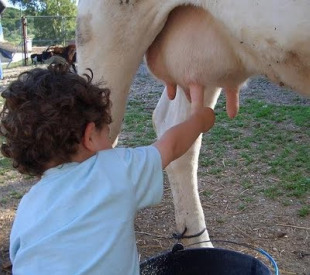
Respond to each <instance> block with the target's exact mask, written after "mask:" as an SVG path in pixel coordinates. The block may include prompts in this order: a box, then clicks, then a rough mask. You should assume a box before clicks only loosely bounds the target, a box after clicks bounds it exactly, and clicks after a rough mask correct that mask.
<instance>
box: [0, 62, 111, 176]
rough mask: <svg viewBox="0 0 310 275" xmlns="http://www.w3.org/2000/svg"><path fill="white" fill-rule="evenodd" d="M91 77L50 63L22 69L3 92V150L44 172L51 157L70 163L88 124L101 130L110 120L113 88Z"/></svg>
mask: <svg viewBox="0 0 310 275" xmlns="http://www.w3.org/2000/svg"><path fill="white" fill-rule="evenodd" d="M90 72H91V70H90ZM92 77H93V75H92V72H91V76H90V75H87V74H85V78H84V77H81V76H79V75H77V74H75V73H71V72H70V71H69V70H68V67H67V66H62V65H55V64H51V65H50V66H49V67H48V68H47V69H40V68H36V69H33V70H30V71H27V72H24V73H22V74H21V75H20V76H19V77H18V79H17V80H16V81H13V82H12V83H11V84H10V85H9V87H8V88H7V89H6V90H5V91H3V92H2V97H3V98H4V99H5V103H4V106H3V109H2V111H1V113H0V119H1V127H0V134H1V135H2V136H4V137H5V143H3V144H2V146H1V152H2V154H3V155H4V156H6V157H9V158H12V160H13V167H14V168H16V169H17V170H18V171H19V172H21V173H25V174H30V175H36V176H41V175H42V174H43V172H44V171H45V170H46V169H47V167H48V164H49V163H50V162H51V161H52V162H53V163H56V164H62V163H66V162H70V160H71V157H72V155H73V154H75V153H76V152H77V150H78V145H79V143H80V142H81V140H82V137H83V135H84V131H85V128H86V125H87V124H88V123H89V122H94V123H95V125H96V128H97V129H102V127H103V126H104V125H105V124H110V123H111V121H112V119H111V115H110V107H111V103H110V100H109V96H110V90H109V89H107V88H100V87H99V85H100V83H97V84H92V83H91V81H92Z"/></svg>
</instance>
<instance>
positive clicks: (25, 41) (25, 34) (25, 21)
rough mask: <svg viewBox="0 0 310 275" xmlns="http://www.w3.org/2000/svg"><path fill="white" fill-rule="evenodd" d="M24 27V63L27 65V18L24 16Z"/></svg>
mask: <svg viewBox="0 0 310 275" xmlns="http://www.w3.org/2000/svg"><path fill="white" fill-rule="evenodd" d="M22 29H23V42H24V65H25V66H27V63H28V62H27V61H28V55H27V53H28V49H27V18H26V17H25V16H23V17H22Z"/></svg>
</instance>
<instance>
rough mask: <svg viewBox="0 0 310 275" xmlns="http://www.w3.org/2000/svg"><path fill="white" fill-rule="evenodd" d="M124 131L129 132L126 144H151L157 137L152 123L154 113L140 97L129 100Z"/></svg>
mask: <svg viewBox="0 0 310 275" xmlns="http://www.w3.org/2000/svg"><path fill="white" fill-rule="evenodd" d="M123 131H124V132H126V133H127V134H129V136H130V137H129V138H128V139H126V146H133V147H135V146H143V145H149V144H151V143H152V142H154V141H155V139H156V134H155V132H154V130H153V125H152V113H151V112H150V111H149V110H147V109H145V108H144V104H143V102H141V101H140V100H139V99H132V100H130V101H129V102H128V105H127V110H126V114H125V118H124V123H123Z"/></svg>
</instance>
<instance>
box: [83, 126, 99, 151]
mask: <svg viewBox="0 0 310 275" xmlns="http://www.w3.org/2000/svg"><path fill="white" fill-rule="evenodd" d="M95 133H96V125H95V123H94V122H89V123H87V125H86V128H85V132H84V137H83V140H82V143H83V145H84V147H85V148H86V149H88V150H89V151H92V152H95V151H96V145H95V143H94V141H95V140H94V134H95Z"/></svg>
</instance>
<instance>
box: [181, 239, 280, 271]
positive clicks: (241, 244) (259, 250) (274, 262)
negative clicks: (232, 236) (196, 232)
mask: <svg viewBox="0 0 310 275" xmlns="http://www.w3.org/2000/svg"><path fill="white" fill-rule="evenodd" d="M209 242H211V240H208V241H201V242H197V243H192V244H189V245H187V246H193V245H196V244H201V243H209ZM212 242H221V243H230V244H236V245H239V246H243V247H246V248H250V249H253V250H255V251H257V252H259V253H261V254H262V255H264V256H265V257H266V258H267V259H268V260H269V261H270V262H271V264H272V266H273V269H274V274H275V275H279V268H278V265H277V263H276V261H275V260H274V259H273V258H272V256H271V255H270V254H269V253H267V252H266V251H265V250H263V249H262V248H256V247H254V246H252V245H249V244H245V243H238V242H234V241H226V240H212ZM177 244H178V243H177ZM177 244H176V245H177ZM179 249H180V247H178V248H177V249H176V250H179Z"/></svg>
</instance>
